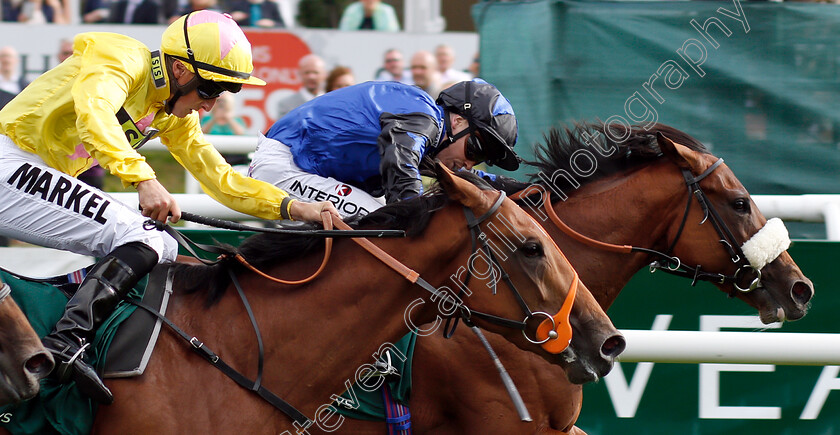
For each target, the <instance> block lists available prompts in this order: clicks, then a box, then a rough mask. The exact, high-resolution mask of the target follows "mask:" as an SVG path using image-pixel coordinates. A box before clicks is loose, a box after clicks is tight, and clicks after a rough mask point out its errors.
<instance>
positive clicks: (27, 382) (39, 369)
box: [0, 281, 55, 406]
mask: <svg viewBox="0 0 840 435" xmlns="http://www.w3.org/2000/svg"><path fill="white" fill-rule="evenodd" d="M10 292H11V289H10V288H9V286H8V285H6V284H5V283H3V282H2V281H0V406H5V405H9V404H13V403H18V402H21V401H24V400H28V399H31V398H33V397H35V395H36V394H38V391H39V389H40V383H39V381H40V380H41V379H42V378H44V377H45V376H47V374H49V373H50V371H52V368H53V365H54V364H55V363H54V362H53V358H52V356H51V355H50V354H49V352H47V350H46V349H44V346H43V345H41V339H40V338H38V334H36V333H35V331H34V330H33V329H32V326H30V325H29V320H27V318H26V316H25V315H24V314H23V312H22V311H21V310H20V307H18V305H17V303H15V301H14V299H12V297H11V296H10V295H9V293H10Z"/></svg>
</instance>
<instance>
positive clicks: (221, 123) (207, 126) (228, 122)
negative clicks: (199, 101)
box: [201, 92, 245, 135]
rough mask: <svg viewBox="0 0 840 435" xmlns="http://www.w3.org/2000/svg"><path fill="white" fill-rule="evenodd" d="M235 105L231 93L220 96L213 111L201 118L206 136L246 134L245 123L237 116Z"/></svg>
mask: <svg viewBox="0 0 840 435" xmlns="http://www.w3.org/2000/svg"><path fill="white" fill-rule="evenodd" d="M235 104H236V101H235V100H234V97H233V94H231V93H230V92H225V93H223V94H222V95H219V98H218V99H217V100H216V105H215V106H214V107H213V109H212V110H210V112H209V113H207V114H205V115H204V116H202V117H201V131H203V132H204V134H224V135H234V134H245V121H243V120H242V118H240V117H238V116H236V107H235Z"/></svg>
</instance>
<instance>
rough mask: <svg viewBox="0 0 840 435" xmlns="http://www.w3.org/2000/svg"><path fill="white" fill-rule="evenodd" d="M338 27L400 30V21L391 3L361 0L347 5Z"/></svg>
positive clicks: (344, 28) (377, 0)
mask: <svg viewBox="0 0 840 435" xmlns="http://www.w3.org/2000/svg"><path fill="white" fill-rule="evenodd" d="M338 29H339V30H381V31H384V32H399V31H400V21H399V20H398V19H397V13H396V12H395V11H394V8H393V7H392V6H391V5H388V4H384V3H382V1H381V0H360V1H357V2H353V3H350V4H349V5H347V8H345V9H344V13H342V14H341V20H340V21H339V22H338Z"/></svg>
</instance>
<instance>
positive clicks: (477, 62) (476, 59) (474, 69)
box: [467, 52, 481, 77]
mask: <svg viewBox="0 0 840 435" xmlns="http://www.w3.org/2000/svg"><path fill="white" fill-rule="evenodd" d="M467 71H468V72H469V73H470V74H472V76H473V77H481V55H480V54H479V53H478V52H476V53H475V56H473V60H472V63H470V66H469V67H467Z"/></svg>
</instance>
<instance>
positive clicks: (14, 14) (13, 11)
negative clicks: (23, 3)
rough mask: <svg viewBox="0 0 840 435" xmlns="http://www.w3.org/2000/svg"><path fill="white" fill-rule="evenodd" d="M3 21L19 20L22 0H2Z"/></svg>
mask: <svg viewBox="0 0 840 435" xmlns="http://www.w3.org/2000/svg"><path fill="white" fill-rule="evenodd" d="M2 5H3V9H2V13H3V16H2V18H3V21H12V22H14V21H17V20H18V15H19V14H20V0H2Z"/></svg>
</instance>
